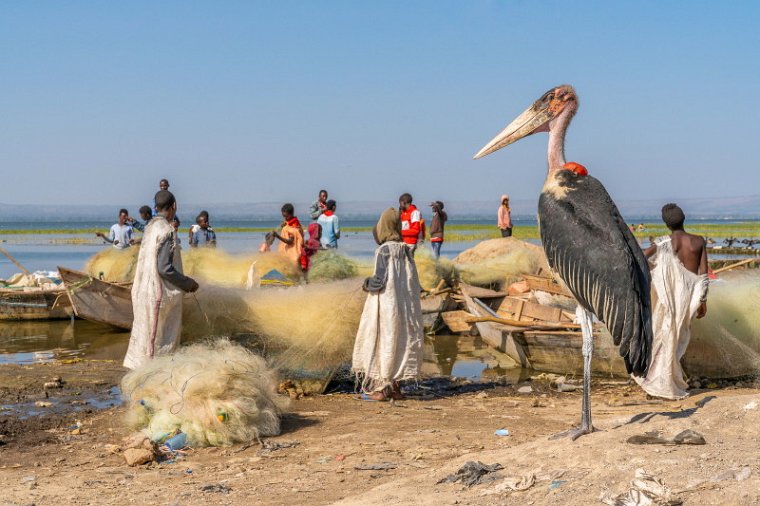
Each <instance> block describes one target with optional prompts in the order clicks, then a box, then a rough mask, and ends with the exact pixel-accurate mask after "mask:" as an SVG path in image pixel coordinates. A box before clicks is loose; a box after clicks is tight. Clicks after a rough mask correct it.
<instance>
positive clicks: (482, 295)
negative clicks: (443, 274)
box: [459, 283, 509, 299]
mask: <svg viewBox="0 0 760 506" xmlns="http://www.w3.org/2000/svg"><path fill="white" fill-rule="evenodd" d="M459 287H460V288H461V290H462V293H463V294H464V295H468V296H470V297H474V298H477V299H494V298H497V297H506V296H507V295H509V294H508V293H506V292H497V291H496V290H489V289H488V288H480V287H479V286H472V285H468V284H467V283H459Z"/></svg>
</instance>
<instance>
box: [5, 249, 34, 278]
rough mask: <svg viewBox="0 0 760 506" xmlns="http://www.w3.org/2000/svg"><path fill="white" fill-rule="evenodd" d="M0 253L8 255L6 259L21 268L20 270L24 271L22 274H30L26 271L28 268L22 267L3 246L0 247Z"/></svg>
mask: <svg viewBox="0 0 760 506" xmlns="http://www.w3.org/2000/svg"><path fill="white" fill-rule="evenodd" d="M0 253H2V254H3V255H5V256H7V257H8V260H10V261H11V262H13V264H14V265H15V266H16V267H18V268H19V269H21V272H23V273H24V274H26V275H29V274H30V273H29V271H28V270H26V267H24V266H23V265H21V264H20V263H19V262H18V260H16V259H15V258H13V257H12V256H11V254H10V253H8V252H7V251H5V250H4V249H3V248H0Z"/></svg>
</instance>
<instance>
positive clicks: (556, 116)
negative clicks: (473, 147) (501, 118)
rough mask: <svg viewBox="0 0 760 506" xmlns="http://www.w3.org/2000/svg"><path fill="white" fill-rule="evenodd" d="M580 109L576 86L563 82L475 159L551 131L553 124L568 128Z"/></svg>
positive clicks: (532, 106)
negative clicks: (568, 124) (532, 135)
mask: <svg viewBox="0 0 760 506" xmlns="http://www.w3.org/2000/svg"><path fill="white" fill-rule="evenodd" d="M576 110H578V97H577V96H576V94H575V90H574V89H573V87H572V86H570V85H569V84H563V85H561V86H557V87H556V88H552V89H551V90H549V91H547V92H546V93H544V94H543V96H541V98H539V99H538V100H536V101H535V102H533V105H531V106H530V107H528V109H526V110H525V111H524V112H523V113H522V114H520V115H519V116H518V117H517V118H515V119H514V120H513V121H512V123H510V124H509V125H507V128H505V129H504V130H502V131H501V133H499V135H497V136H496V137H494V138H493V139H492V140H491V142H489V143H488V144H486V145H485V146H484V147H483V149H481V150H480V151H478V153H477V154H476V155H475V159H478V158H482V157H484V156H486V155H489V154H491V153H493V152H494V151H498V150H499V149H501V148H503V147H505V146H509V145H510V144H512V143H513V142H516V141H519V140H520V139H522V138H523V137H527V136H528V135H531V134H534V133H536V132H549V131H551V130H552V127H557V126H558V125H560V124H561V125H563V127H566V126H567V122H568V121H569V120H570V118H572V116H573V114H575V111H576Z"/></svg>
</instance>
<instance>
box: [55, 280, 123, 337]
mask: <svg viewBox="0 0 760 506" xmlns="http://www.w3.org/2000/svg"><path fill="white" fill-rule="evenodd" d="M58 272H59V273H60V274H61V279H62V280H63V284H64V286H65V287H66V292H67V293H68V296H69V300H70V301H71V306H72V307H73V310H74V314H75V315H76V316H78V317H79V318H83V319H85V320H90V321H93V322H97V323H104V324H106V325H111V326H113V327H117V328H120V329H127V330H128V329H131V328H132V319H133V315H132V291H131V286H130V285H129V284H119V283H108V282H106V281H102V280H100V279H97V278H93V277H92V276H90V275H89V274H86V273H84V272H79V271H75V270H71V269H67V268H65V267H58Z"/></svg>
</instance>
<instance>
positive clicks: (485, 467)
mask: <svg viewBox="0 0 760 506" xmlns="http://www.w3.org/2000/svg"><path fill="white" fill-rule="evenodd" d="M501 469H504V467H503V466H502V465H501V464H499V463H496V464H490V465H489V464H484V463H482V462H475V461H474V460H470V461H467V462H465V464H464V465H463V466H462V467H460V468H459V470H458V471H457V472H456V473H454V474H450V475H448V476H446V477H445V478H442V479H441V480H438V482H437V483H456V482H458V481H461V482H462V483H463V484H464V485H465V486H467V487H472V486H473V485H479V484H481V483H484V482H486V481H492V480H493V479H496V477H489V478H486V479H484V478H485V477H486V476H487V475H489V474H491V473H493V472H496V471H499V470H501Z"/></svg>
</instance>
